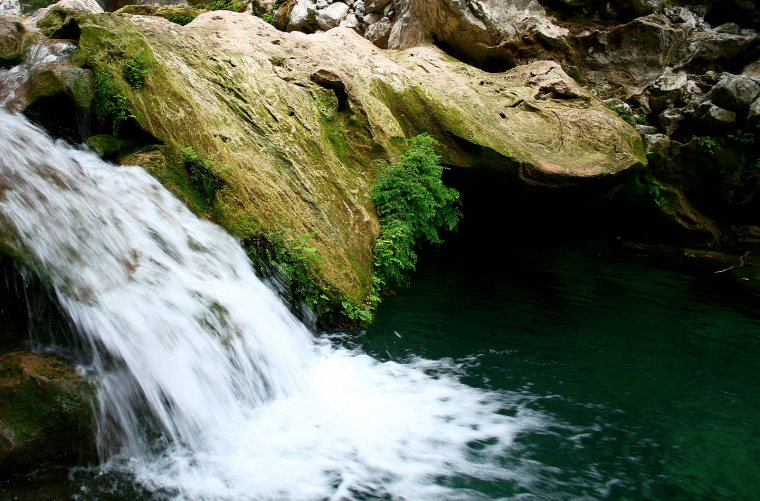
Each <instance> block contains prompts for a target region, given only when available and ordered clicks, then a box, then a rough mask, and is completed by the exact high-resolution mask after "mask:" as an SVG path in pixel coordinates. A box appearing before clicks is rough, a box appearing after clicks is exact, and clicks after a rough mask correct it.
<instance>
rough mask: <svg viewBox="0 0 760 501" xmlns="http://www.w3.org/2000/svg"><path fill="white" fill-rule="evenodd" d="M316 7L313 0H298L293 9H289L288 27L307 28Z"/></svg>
mask: <svg viewBox="0 0 760 501" xmlns="http://www.w3.org/2000/svg"><path fill="white" fill-rule="evenodd" d="M316 9H317V8H316V2H315V1H314V0H298V1H297V2H296V4H295V6H294V7H293V10H291V11H290V22H289V23H288V29H289V30H291V31H302V30H304V29H307V28H308V27H309V26H310V25H311V24H312V23H313V21H314V14H315V12H316Z"/></svg>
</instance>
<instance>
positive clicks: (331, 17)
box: [317, 2, 348, 31]
mask: <svg viewBox="0 0 760 501" xmlns="http://www.w3.org/2000/svg"><path fill="white" fill-rule="evenodd" d="M347 14H348V5H346V4H344V3H343V2H335V3H334V4H331V5H330V6H329V7H327V8H326V9H322V10H320V11H318V12H317V26H319V27H320V29H323V30H325V31H327V30H329V29H332V28H335V27H336V26H338V25H339V24H340V22H341V21H342V20H343V18H345V17H346V15H347Z"/></svg>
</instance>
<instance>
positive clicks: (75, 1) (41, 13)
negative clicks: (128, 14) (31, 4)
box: [24, 0, 104, 28]
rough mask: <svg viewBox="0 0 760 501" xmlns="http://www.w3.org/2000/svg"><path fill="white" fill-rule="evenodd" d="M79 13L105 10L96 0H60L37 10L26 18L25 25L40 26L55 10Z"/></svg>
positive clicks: (94, 12)
mask: <svg viewBox="0 0 760 501" xmlns="http://www.w3.org/2000/svg"><path fill="white" fill-rule="evenodd" d="M53 9H55V10H57V11H59V12H67V13H77V14H84V13H90V14H99V13H102V12H104V11H103V7H101V5H100V4H99V3H98V2H97V1H96V0H60V1H59V2H56V3H54V4H51V5H50V6H48V7H45V8H43V9H39V10H37V12H35V13H34V14H33V15H31V16H29V17H28V18H27V19H25V20H24V25H26V26H27V27H30V28H36V27H38V25H39V23H40V22H41V21H42V20H43V19H45V18H46V17H47V16H48V14H49V13H50V12H51V11H52V10H53Z"/></svg>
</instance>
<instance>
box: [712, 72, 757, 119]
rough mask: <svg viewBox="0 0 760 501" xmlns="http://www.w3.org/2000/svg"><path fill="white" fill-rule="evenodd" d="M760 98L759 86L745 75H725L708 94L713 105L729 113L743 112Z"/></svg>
mask: <svg viewBox="0 0 760 501" xmlns="http://www.w3.org/2000/svg"><path fill="white" fill-rule="evenodd" d="M758 96H760V85H759V84H757V83H756V82H755V81H754V80H752V79H751V78H750V77H748V76H745V75H726V76H724V77H723V78H722V79H721V80H720V81H719V82H718V84H717V85H716V86H715V87H713V89H712V92H710V98H711V99H712V100H713V102H714V103H715V104H717V105H718V106H721V107H723V108H725V109H727V110H731V111H741V110H745V109H746V108H747V107H748V106H749V105H750V104H752V102H753V101H754V100H755V99H757V97H758Z"/></svg>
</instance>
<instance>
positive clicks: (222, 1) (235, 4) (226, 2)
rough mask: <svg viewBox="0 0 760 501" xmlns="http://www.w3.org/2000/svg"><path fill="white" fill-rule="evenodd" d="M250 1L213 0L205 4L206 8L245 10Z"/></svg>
mask: <svg viewBox="0 0 760 501" xmlns="http://www.w3.org/2000/svg"><path fill="white" fill-rule="evenodd" d="M246 5H248V2H245V1H241V0H211V1H210V2H209V3H207V4H206V5H205V7H204V8H205V9H206V10H231V11H234V12H241V11H243V10H245V7H246Z"/></svg>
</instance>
